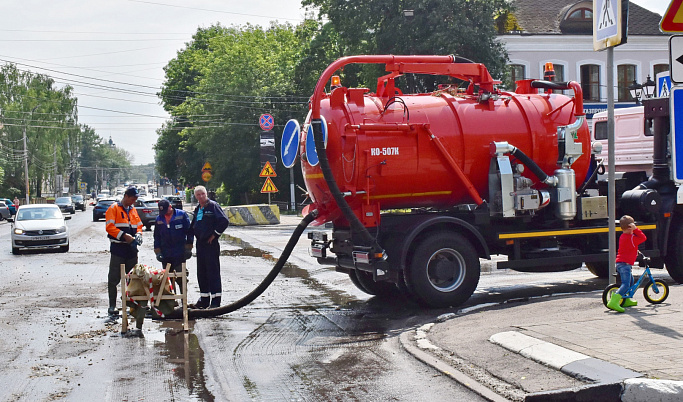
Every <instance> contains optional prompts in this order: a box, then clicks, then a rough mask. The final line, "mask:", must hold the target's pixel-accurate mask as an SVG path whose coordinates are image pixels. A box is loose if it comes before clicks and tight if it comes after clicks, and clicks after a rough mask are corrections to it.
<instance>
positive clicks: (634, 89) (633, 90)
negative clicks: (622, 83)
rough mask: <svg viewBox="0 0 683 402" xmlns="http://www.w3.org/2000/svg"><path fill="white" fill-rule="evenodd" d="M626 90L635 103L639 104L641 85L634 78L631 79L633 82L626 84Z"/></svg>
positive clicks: (641, 91) (641, 92) (641, 93)
mask: <svg viewBox="0 0 683 402" xmlns="http://www.w3.org/2000/svg"><path fill="white" fill-rule="evenodd" d="M628 92H629V93H630V94H631V97H632V98H633V99H635V101H636V105H640V99H641V97H642V95H643V86H642V85H640V84H639V83H637V82H636V80H633V84H631V85H629V86H628Z"/></svg>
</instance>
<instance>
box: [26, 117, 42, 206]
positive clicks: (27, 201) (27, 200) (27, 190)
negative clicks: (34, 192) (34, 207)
mask: <svg viewBox="0 0 683 402" xmlns="http://www.w3.org/2000/svg"><path fill="white" fill-rule="evenodd" d="M38 106H40V105H36V106H35V107H34V108H33V109H31V120H33V112H35V111H36V109H38ZM26 124H27V123H24V176H26V205H28V203H29V199H28V192H29V189H28V148H26Z"/></svg>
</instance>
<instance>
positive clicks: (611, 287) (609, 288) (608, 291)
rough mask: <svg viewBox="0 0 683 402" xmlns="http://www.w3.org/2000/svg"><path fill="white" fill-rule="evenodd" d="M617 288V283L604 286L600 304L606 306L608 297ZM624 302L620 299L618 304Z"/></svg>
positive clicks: (610, 296)
mask: <svg viewBox="0 0 683 402" xmlns="http://www.w3.org/2000/svg"><path fill="white" fill-rule="evenodd" d="M617 290H619V285H616V284H615V285H609V286H607V287H606V288H605V290H604V291H603V292H602V304H604V305H605V307H607V303H609V299H611V298H612V295H613V294H614V293H616V291H617ZM622 304H624V300H623V299H622V300H621V302H620V303H619V305H622Z"/></svg>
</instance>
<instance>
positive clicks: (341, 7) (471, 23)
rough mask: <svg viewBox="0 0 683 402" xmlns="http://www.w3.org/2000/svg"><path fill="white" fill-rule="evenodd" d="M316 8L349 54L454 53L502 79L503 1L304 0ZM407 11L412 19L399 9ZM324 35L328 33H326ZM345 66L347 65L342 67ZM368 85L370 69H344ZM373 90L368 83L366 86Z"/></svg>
mask: <svg viewBox="0 0 683 402" xmlns="http://www.w3.org/2000/svg"><path fill="white" fill-rule="evenodd" d="M302 4H303V5H305V6H313V7H318V8H319V10H320V14H319V17H320V18H321V19H322V18H327V19H328V20H329V22H327V25H330V27H329V28H327V31H328V32H331V31H334V32H336V33H337V35H338V36H339V37H340V38H342V41H343V43H344V44H345V48H346V52H345V55H350V54H437V55H440V54H444V55H445V54H455V55H458V56H461V57H464V58H467V59H470V60H472V61H474V62H477V63H483V64H485V65H486V66H487V68H488V69H489V71H490V72H491V75H492V76H494V77H502V76H503V74H504V69H505V62H506V59H507V54H506V52H505V48H504V46H503V44H502V43H500V42H499V41H498V40H497V39H496V35H497V32H498V31H497V29H498V25H497V23H498V20H499V19H501V18H502V19H504V18H506V17H507V15H508V13H509V11H510V7H511V6H510V5H509V3H508V2H507V1H506V0H414V1H413V0H411V1H410V2H406V1H403V0H358V1H351V2H350V1H346V0H303V1H302ZM407 9H410V10H412V12H413V16H412V17H407V16H406V15H405V14H404V10H407ZM328 36H329V34H328ZM345 70H347V69H345ZM345 73H346V74H345V75H346V77H345V82H346V80H347V79H351V80H355V77H350V75H352V74H358V76H359V77H360V78H359V80H361V81H364V82H365V83H366V84H365V85H368V84H373V82H372V81H370V80H371V79H374V78H375V77H377V76H378V69H377V68H375V67H364V68H360V69H359V70H349V71H345ZM371 88H372V87H371Z"/></svg>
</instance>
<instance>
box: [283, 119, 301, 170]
mask: <svg viewBox="0 0 683 402" xmlns="http://www.w3.org/2000/svg"><path fill="white" fill-rule="evenodd" d="M300 138H301V127H299V122H298V121H296V120H295V119H291V120H290V121H288V122H287V124H285V130H284V131H283V132H282V143H281V144H280V156H281V157H282V164H283V165H285V167H286V168H291V167H292V166H294V163H295V162H296V156H297V155H298V153H299V139H300Z"/></svg>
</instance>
